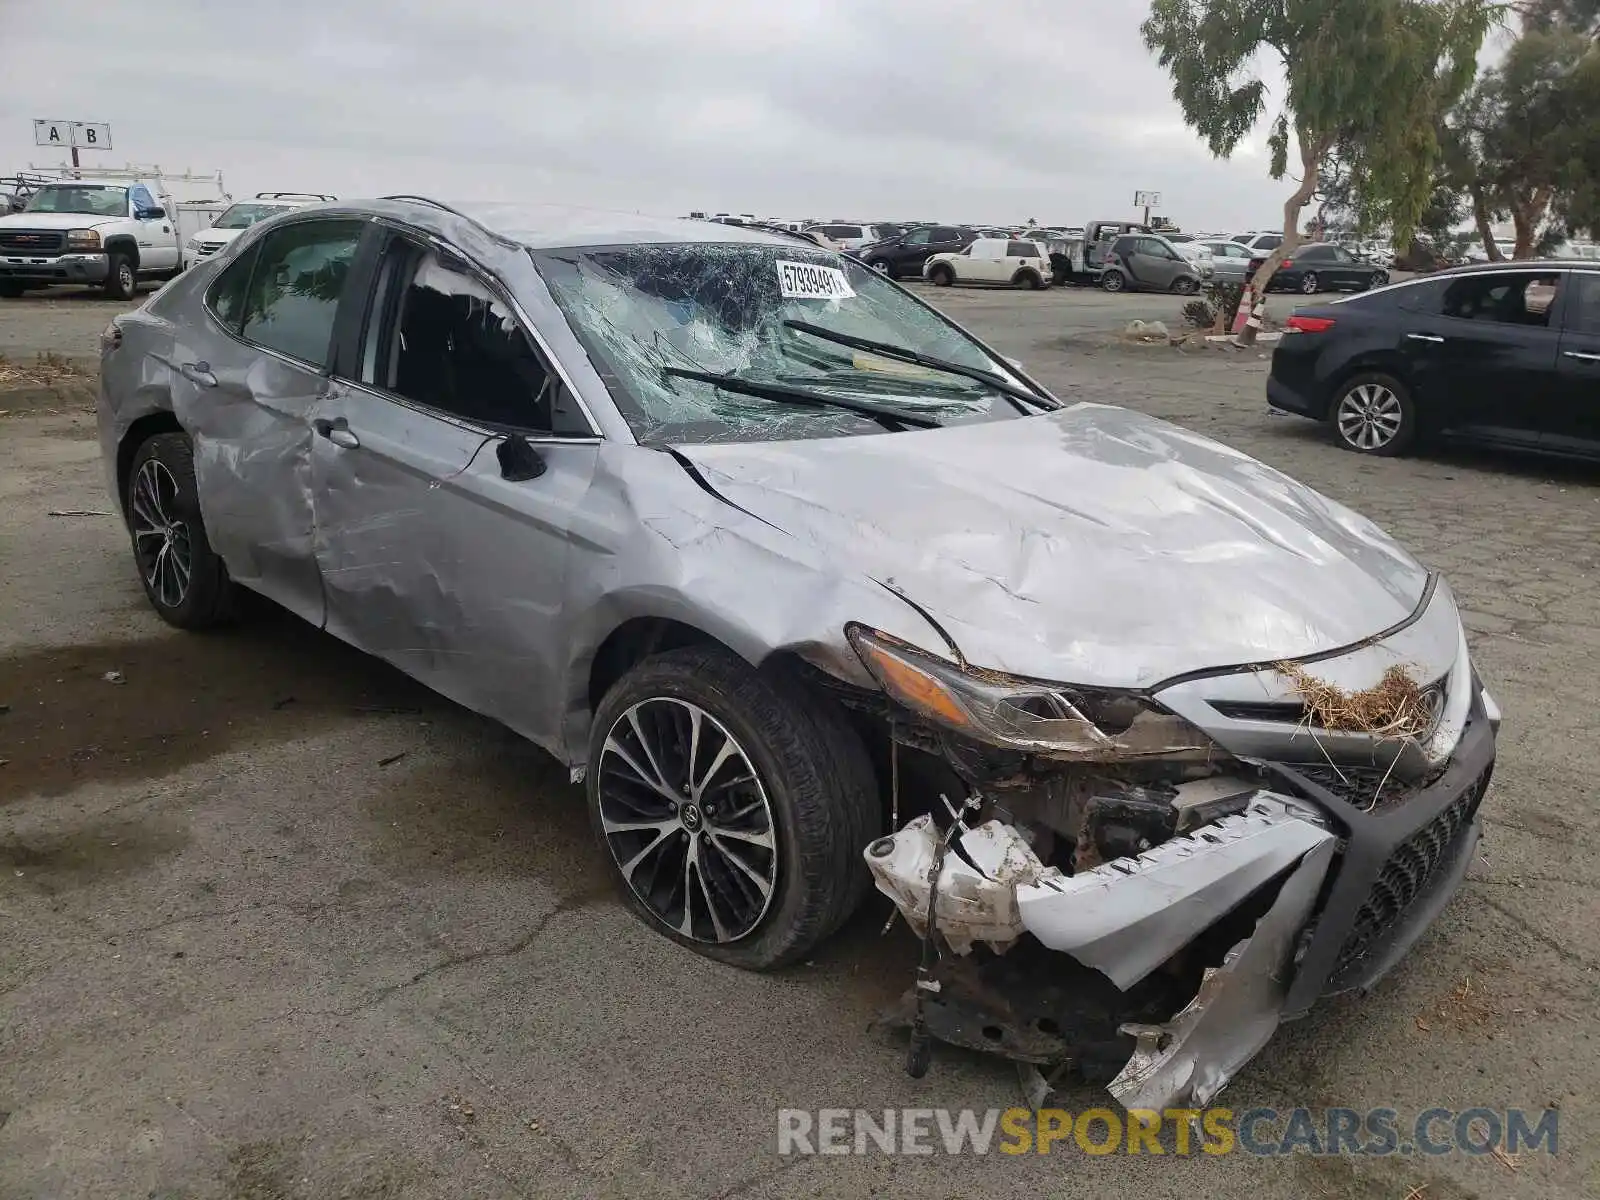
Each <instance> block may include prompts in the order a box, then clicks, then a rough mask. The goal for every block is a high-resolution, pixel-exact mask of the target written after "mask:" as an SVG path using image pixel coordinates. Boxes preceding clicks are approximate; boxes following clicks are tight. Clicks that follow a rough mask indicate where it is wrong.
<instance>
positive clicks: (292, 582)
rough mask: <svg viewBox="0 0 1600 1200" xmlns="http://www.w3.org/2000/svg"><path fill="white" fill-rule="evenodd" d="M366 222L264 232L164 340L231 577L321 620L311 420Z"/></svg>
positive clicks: (208, 512)
mask: <svg viewBox="0 0 1600 1200" xmlns="http://www.w3.org/2000/svg"><path fill="white" fill-rule="evenodd" d="M368 230H369V226H368V225H367V224H366V222H364V221H362V220H359V219H354V218H350V219H337V220H314V221H298V222H295V223H293V224H290V225H285V226H283V227H282V228H280V229H275V230H273V231H272V232H271V233H270V234H268V235H267V236H266V237H264V238H261V239H259V240H258V241H257V242H256V243H255V244H254V245H253V246H251V247H250V248H249V249H248V250H246V251H245V252H244V253H243V254H241V255H240V256H239V257H238V258H236V259H235V260H234V261H233V262H232V263H230V264H229V265H228V267H227V268H226V269H225V270H224V271H223V272H222V273H221V274H220V275H218V277H217V278H216V280H215V281H214V282H213V283H212V286H211V288H210V290H209V291H208V292H207V293H206V298H205V305H206V308H207V310H208V311H207V318H208V319H207V320H206V321H205V322H196V323H194V324H191V325H189V326H187V327H185V328H182V329H180V330H179V332H178V333H177V336H176V340H175V343H174V347H173V350H174V353H173V362H172V363H171V367H172V369H173V375H172V407H173V412H174V414H175V415H176V416H177V418H178V420H179V421H180V422H181V423H182V424H183V427H184V428H185V429H186V430H188V432H189V435H190V438H191V439H192V441H193V443H194V456H195V463H194V470H195V483H196V485H197V487H198V490H199V494H200V511H201V513H202V514H203V515H204V517H205V522H206V533H207V535H208V536H209V538H210V540H211V544H212V546H213V548H215V549H216V551H217V553H218V554H220V555H221V556H222V560H223V562H224V563H226V564H227V567H228V573H229V574H230V575H232V576H233V578H234V579H236V580H238V581H239V582H240V583H243V584H245V585H246V586H248V587H250V588H252V589H254V590H255V591H258V592H261V593H262V594H263V595H265V596H268V597H270V598H271V599H273V600H276V601H277V602H278V603H279V604H281V605H283V606H284V607H285V608H287V609H289V610H290V611H291V612H294V613H298V614H299V615H300V616H301V617H304V618H305V619H306V620H308V621H311V622H312V623H313V624H317V625H320V624H322V620H323V615H324V609H323V600H322V583H321V580H320V578H319V575H318V571H317V563H316V558H315V555H314V553H313V549H312V535H313V529H314V525H315V521H314V517H313V513H312V505H311V491H310V487H311V442H312V424H311V423H312V419H313V416H314V411H315V409H316V407H317V405H318V404H319V403H321V401H322V399H323V396H324V394H325V393H326V392H327V390H328V386H329V385H328V378H327V371H328V367H329V364H330V363H331V361H332V345H333V335H334V327H335V322H336V319H337V316H338V313H339V312H340V310H341V307H342V306H344V305H348V304H349V303H350V297H351V296H352V295H354V294H356V293H357V292H358V291H359V290H360V286H361V285H360V283H359V281H358V277H359V276H360V275H361V270H362V268H361V267H360V266H359V264H358V250H359V248H360V247H361V245H362V241H363V236H364V235H365V234H367V232H368ZM369 246H370V242H369Z"/></svg>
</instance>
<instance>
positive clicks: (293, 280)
mask: <svg viewBox="0 0 1600 1200" xmlns="http://www.w3.org/2000/svg"><path fill="white" fill-rule="evenodd" d="M361 230H362V223H361V222H360V221H305V222H302V223H298V224H294V225H290V226H289V227H287V228H286V229H280V230H277V231H276V232H274V233H272V234H270V235H268V236H267V237H265V238H263V239H262V241H261V249H260V250H259V251H258V252H257V255H256V269H255V271H254V272H253V273H252V275H251V277H250V288H249V291H248V293H247V294H246V296H245V303H244V324H243V327H242V328H241V329H240V335H241V336H243V337H244V338H246V339H248V340H249V341H252V342H255V343H256V344H257V345H259V346H265V347H267V349H269V350H276V351H278V352H279V353H280V354H287V355H289V356H290V357H291V358H298V359H300V360H301V361H303V362H308V363H310V364H311V365H312V366H315V367H318V368H321V367H326V366H327V365H328V357H329V352H330V350H331V347H332V342H333V319H334V316H335V315H336V314H337V312H338V310H339V296H340V295H341V293H343V291H344V285H345V280H346V279H348V278H349V275H350V264H351V262H352V260H354V258H355V254H356V244H357V243H358V242H360V240H361Z"/></svg>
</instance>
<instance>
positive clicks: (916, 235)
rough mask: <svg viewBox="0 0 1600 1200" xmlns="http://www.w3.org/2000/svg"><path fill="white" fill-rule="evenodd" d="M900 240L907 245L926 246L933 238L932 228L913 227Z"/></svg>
mask: <svg viewBox="0 0 1600 1200" xmlns="http://www.w3.org/2000/svg"><path fill="white" fill-rule="evenodd" d="M901 240H902V242H903V243H904V244H905V245H907V246H926V245H927V244H928V243H929V242H931V241H932V240H933V230H931V229H913V230H912V231H911V232H910V233H908V234H906V236H905V237H904V238H903V239H901Z"/></svg>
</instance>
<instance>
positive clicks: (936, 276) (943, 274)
mask: <svg viewBox="0 0 1600 1200" xmlns="http://www.w3.org/2000/svg"><path fill="white" fill-rule="evenodd" d="M928 278H929V279H930V280H931V281H932V282H933V285H934V286H935V287H949V286H950V285H951V284H952V283H954V282H955V281H956V273H955V272H954V271H952V270H951V269H950V268H949V267H947V266H945V265H944V264H943V263H940V264H939V265H938V266H937V267H935V268H934V269H933V270H931V271H929V272H928Z"/></svg>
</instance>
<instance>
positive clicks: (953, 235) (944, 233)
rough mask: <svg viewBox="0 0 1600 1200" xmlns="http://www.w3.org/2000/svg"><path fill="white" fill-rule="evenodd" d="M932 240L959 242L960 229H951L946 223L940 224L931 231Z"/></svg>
mask: <svg viewBox="0 0 1600 1200" xmlns="http://www.w3.org/2000/svg"><path fill="white" fill-rule="evenodd" d="M933 240H934V241H936V242H959V241H960V240H961V230H959V229H952V228H950V227H949V226H948V225H940V226H938V227H937V228H936V229H934V231H933Z"/></svg>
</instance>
